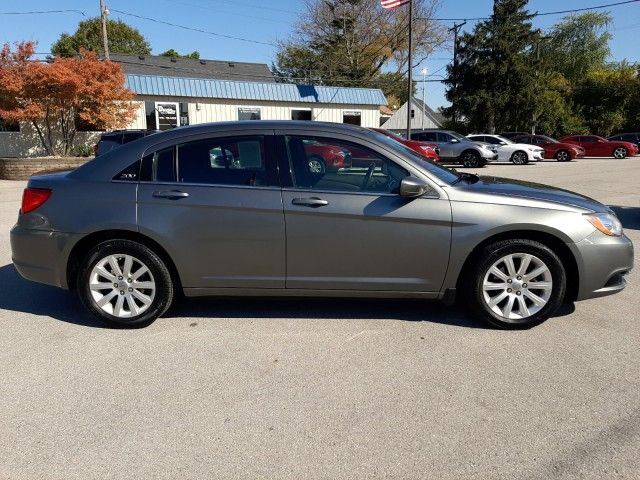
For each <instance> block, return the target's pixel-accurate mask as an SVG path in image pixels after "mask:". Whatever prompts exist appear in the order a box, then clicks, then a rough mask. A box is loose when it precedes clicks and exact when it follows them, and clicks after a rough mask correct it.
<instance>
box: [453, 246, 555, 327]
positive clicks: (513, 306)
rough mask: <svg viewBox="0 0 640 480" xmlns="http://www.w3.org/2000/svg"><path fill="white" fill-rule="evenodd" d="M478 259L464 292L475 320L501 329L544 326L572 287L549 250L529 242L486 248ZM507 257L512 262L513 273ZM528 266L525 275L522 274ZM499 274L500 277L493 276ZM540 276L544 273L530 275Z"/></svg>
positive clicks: (466, 282)
mask: <svg viewBox="0 0 640 480" xmlns="http://www.w3.org/2000/svg"><path fill="white" fill-rule="evenodd" d="M477 258H478V261H477V263H476V264H475V265H474V267H473V268H472V269H471V270H470V277H469V278H468V279H463V280H465V281H464V282H463V285H464V287H463V288H464V290H465V291H464V292H462V293H463V295H464V296H466V298H467V302H466V305H467V306H468V308H469V309H470V311H471V313H472V314H473V315H474V316H475V317H479V318H482V319H483V320H485V321H486V322H488V323H489V324H490V325H493V326H494V327H498V328H503V329H525V328H531V327H533V326H535V325H538V324H540V323H542V322H544V321H545V320H546V319H547V318H549V317H550V316H551V315H553V314H554V313H555V312H556V311H557V310H558V308H559V307H560V306H561V305H562V302H563V300H564V295H565V291H566V288H567V279H566V273H565V269H564V266H563V265H562V262H561V261H560V259H559V258H558V256H557V255H556V254H555V253H554V252H553V250H551V249H550V248H549V247H547V246H546V245H544V244H542V243H539V242H535V241H533V240H526V239H521V240H503V241H499V242H496V243H493V244H491V245H488V246H486V247H485V248H484V249H483V250H482V251H481V252H480V254H479V255H478V257H477ZM508 258H511V259H512V262H513V267H514V268H512V269H511V272H510V271H509V270H510V268H509V267H508V262H507V260H506V259H508ZM526 258H528V259H529V261H528V263H527V262H526ZM523 264H525V265H526V266H525V267H524V274H523V273H522V271H520V268H522V267H523ZM494 269H497V270H498V272H499V273H501V275H500V276H498V275H496V274H495V273H493V272H494V271H495V270H494ZM536 271H539V272H541V273H538V274H537V275H536V276H535V277H533V278H529V277H528V276H527V274H532V273H533V274H534V275H535V274H536ZM527 280H528V283H527ZM530 284H531V285H535V286H539V287H540V288H531V285H530ZM518 292H520V293H518ZM534 299H535V301H534ZM492 302H493V303H495V302H497V303H496V304H495V305H492ZM523 303H524V305H523Z"/></svg>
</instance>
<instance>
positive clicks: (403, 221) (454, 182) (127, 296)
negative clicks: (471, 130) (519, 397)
mask: <svg viewBox="0 0 640 480" xmlns="http://www.w3.org/2000/svg"><path fill="white" fill-rule="evenodd" d="M308 141H312V142H319V143H321V144H323V145H333V146H335V147H336V148H339V149H345V150H352V149H359V150H361V151H366V152H367V155H368V157H369V165H368V167H350V168H342V169H339V170H335V171H328V170H327V171H325V172H324V173H319V172H314V171H312V170H311V169H310V166H309V158H308V155H309V154H308V152H307V151H306V149H305V142H308ZM230 156H232V157H233V161H229V160H230V158H227V157H230ZM11 249H12V258H13V262H14V265H15V267H16V268H17V270H18V271H19V272H20V274H21V275H22V276H24V277H25V278H28V279H30V280H34V281H37V282H41V283H46V284H49V285H55V286H58V287H61V288H65V289H68V288H72V289H75V290H77V292H78V294H79V297H80V299H81V301H82V302H83V304H84V305H85V306H86V307H87V309H88V310H89V311H90V312H91V313H92V314H94V315H96V316H97V317H98V318H100V319H102V320H104V321H106V322H109V323H111V324H114V325H123V326H142V325H145V324H148V323H150V322H152V321H153V320H154V319H156V318H157V317H158V316H160V315H162V314H163V313H164V312H165V311H166V310H167V309H168V308H169V306H170V305H171V302H172V300H173V298H174V296H175V295H176V293H177V292H183V293H184V294H185V295H186V296H188V297H195V296H202V295H222V296H233V295H239V296H248V295H253V296H255V295H271V296H274V295H280V296H281V295H291V296H302V295H307V296H328V297H331V296H346V297H385V298H394V297H401V298H406V297H413V298H421V299H442V300H445V301H447V302H450V301H451V300H452V299H453V298H454V297H455V295H456V294H457V295H458V296H459V297H460V298H462V299H463V300H464V304H465V305H467V306H468V307H469V308H470V310H471V311H472V312H473V313H474V314H475V315H476V316H477V317H479V318H482V319H485V320H486V321H488V322H490V323H491V324H493V325H496V326H499V327H504V328H524V327H530V326H533V325H536V324H538V323H540V322H542V321H544V320H545V319H546V318H548V317H549V316H550V315H553V314H554V312H555V311H556V310H557V309H558V308H559V307H560V305H561V304H562V303H563V302H572V301H574V300H582V299H586V298H593V297H600V296H604V295H609V294H612V293H616V292H618V291H620V290H622V289H623V288H624V287H625V279H624V276H625V274H627V273H628V272H629V270H630V269H631V268H632V264H633V247H632V244H631V241H630V240H629V239H628V238H627V237H626V236H625V235H624V234H623V232H622V226H621V224H620V222H619V221H618V219H617V217H616V216H615V214H614V213H613V212H612V211H611V210H610V209H609V208H608V207H606V206H604V205H602V204H600V203H598V202H596V201H595V200H592V199H589V198H586V197H583V196H582V195H579V194H576V193H571V192H568V191H566V190H559V189H555V188H552V187H547V186H544V185H536V184H532V183H529V182H517V181H514V180H506V179H501V178H496V177H479V176H477V175H472V174H469V173H458V172H455V171H452V170H449V169H447V168H445V167H442V166H440V165H438V164H436V163H433V162H431V161H429V160H427V159H425V158H424V157H423V156H421V155H418V154H417V153H416V152H413V151H412V150H410V149H408V148H406V147H405V146H403V145H401V144H400V143H398V142H397V141H395V140H393V139H391V138H389V137H387V136H385V135H382V134H379V133H376V132H372V131H370V130H368V129H364V128H360V127H354V126H346V125H337V124H325V123H320V122H305V121H300V122H275V121H262V122H255V121H248V122H230V123H219V124H204V125H195V126H190V127H184V128H179V129H174V130H168V131H165V132H163V133H159V134H157V135H151V136H149V137H147V138H144V139H141V140H138V141H136V142H131V143H129V144H127V145H124V146H122V147H120V148H118V149H116V150H112V151H111V152H109V153H106V154H104V155H101V156H99V157H97V158H96V159H94V160H92V161H90V162H88V163H86V164H85V165H83V166H81V167H79V168H78V169H76V170H74V171H72V172H69V173H58V174H55V175H46V176H37V177H32V178H31V179H30V180H29V183H28V186H27V188H26V190H25V192H24V196H23V201H22V209H21V211H20V214H19V216H18V222H17V224H16V225H15V227H14V228H13V229H12V230H11ZM34 301H38V300H37V299H34Z"/></svg>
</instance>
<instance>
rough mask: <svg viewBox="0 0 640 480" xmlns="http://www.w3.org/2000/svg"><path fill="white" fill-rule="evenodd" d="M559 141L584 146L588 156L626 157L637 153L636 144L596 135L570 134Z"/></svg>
mask: <svg viewBox="0 0 640 480" xmlns="http://www.w3.org/2000/svg"><path fill="white" fill-rule="evenodd" d="M560 141H561V142H563V143H571V144H572V145H578V146H580V147H582V148H584V152H585V155H587V156H589V157H614V158H626V157H629V156H631V157H633V156H634V155H636V154H637V153H638V146H637V145H636V144H635V143H631V142H623V141H620V140H615V141H611V140H607V139H606V138H602V137H599V136H597V135H571V136H568V137H562V138H561V139H560Z"/></svg>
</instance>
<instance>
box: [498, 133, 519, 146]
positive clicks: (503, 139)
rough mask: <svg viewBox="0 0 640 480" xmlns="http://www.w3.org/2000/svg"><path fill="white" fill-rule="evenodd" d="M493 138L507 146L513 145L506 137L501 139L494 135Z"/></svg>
mask: <svg viewBox="0 0 640 480" xmlns="http://www.w3.org/2000/svg"><path fill="white" fill-rule="evenodd" d="M495 138H497V139H498V140H500V141H501V142H504V143H506V144H507V145H513V144H514V143H515V142H512V141H511V140H509V139H508V138H506V137H501V136H500V135H496V136H495Z"/></svg>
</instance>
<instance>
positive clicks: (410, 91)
mask: <svg viewBox="0 0 640 480" xmlns="http://www.w3.org/2000/svg"><path fill="white" fill-rule="evenodd" d="M412 50H413V0H409V80H408V84H407V91H408V95H407V99H408V100H407V140H411V105H412V104H413V102H412V101H411V100H412V98H411V97H412V94H413V75H412V68H413V63H412V62H413V60H412V58H411V57H412V53H413V52H412Z"/></svg>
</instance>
